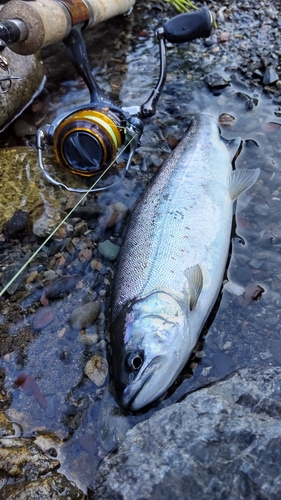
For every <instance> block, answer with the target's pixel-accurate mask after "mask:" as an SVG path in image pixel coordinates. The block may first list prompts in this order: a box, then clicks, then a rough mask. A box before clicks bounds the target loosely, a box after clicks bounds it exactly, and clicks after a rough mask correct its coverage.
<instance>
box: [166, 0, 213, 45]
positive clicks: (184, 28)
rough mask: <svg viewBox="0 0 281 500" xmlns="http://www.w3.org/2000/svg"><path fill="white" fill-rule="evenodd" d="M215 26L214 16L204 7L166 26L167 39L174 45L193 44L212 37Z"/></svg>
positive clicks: (175, 18)
mask: <svg viewBox="0 0 281 500" xmlns="http://www.w3.org/2000/svg"><path fill="white" fill-rule="evenodd" d="M214 24H215V18H214V15H213V14H212V13H211V12H210V11H209V9H207V7H202V9H198V10H196V11H195V12H188V13H186V14H179V15H178V16H175V17H173V18H172V19H170V20H169V21H167V23H166V24H165V25H164V31H165V39H166V40H167V41H168V42H172V43H183V42H191V41H192V40H195V39H196V38H207V37H209V36H210V34H211V32H212V29H213V26H214Z"/></svg>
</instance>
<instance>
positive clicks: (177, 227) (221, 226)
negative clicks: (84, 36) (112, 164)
mask: <svg viewBox="0 0 281 500" xmlns="http://www.w3.org/2000/svg"><path fill="white" fill-rule="evenodd" d="M241 144H242V141H241V139H240V138H237V139H234V140H233V141H226V140H224V139H223V138H222V137H221V134H220V130H219V127H218V124H217V122H216V120H215V119H214V118H213V117H212V116H211V115H209V114H207V113H202V114H198V115H195V116H193V119H192V122H191V125H190V127H189V129H188V130H187V132H186V133H185V134H184V136H183V138H182V140H181V141H180V143H179V144H178V146H177V147H176V148H175V149H174V150H173V152H172V153H171V154H170V156H169V157H168V158H167V160H166V161H165V162H164V163H163V165H162V167H161V168H160V170H159V172H158V174H157V175H156V176H155V178H154V179H153V181H152V182H151V184H150V185H149V186H148V188H147V190H146V191H145V193H144V195H143V196H142V198H141V199H140V201H139V202H138V204H137V205H136V207H135V208H134V209H133V210H132V212H131V214H130V217H129V220H128V223H127V226H126V228H125V235H124V241H123V244H122V246H121V251H120V253H119V257H118V260H117V264H116V270H115V276H114V283H113V290H112V300H111V324H110V343H111V371H112V379H113V387H114V393H115V397H116V400H117V402H118V403H119V405H120V406H121V407H122V408H124V409H125V410H129V411H133V412H134V411H138V410H140V409H142V408H144V407H146V406H147V405H148V404H150V403H152V402H153V401H155V400H157V399H158V398H160V397H161V396H163V395H164V394H165V393H166V391H167V390H168V388H170V386H171V385H172V384H173V382H174V381H175V380H176V378H177V377H178V375H179V374H180V372H181V371H182V369H183V368H184V366H185V365H186V363H187V362H188V359H189V357H190V355H191V352H192V350H193V349H194V346H195V344H196V342H197V340H198V337H199V336H200V333H201V331H202V328H203V326H204V323H205V322H206V320H207V318H208V316H209V314H210V312H211V310H212V308H213V306H214V303H215V301H216V299H217V297H218V295H219V292H220V290H221V286H222V282H223V277H224V273H225V269H226V264H227V258H228V255H229V246H230V240H231V228H232V221H233V203H234V201H235V200H236V199H237V198H238V197H239V196H240V195H241V194H242V193H244V192H245V191H246V190H247V189H249V188H250V187H251V186H252V185H253V184H254V183H255V182H256V180H257V179H258V177H259V173H260V169H258V168H256V169H236V170H235V169H234V167H233V160H234V159H235V158H236V156H237V155H238V154H239V152H240V151H241V147H242V146H241Z"/></svg>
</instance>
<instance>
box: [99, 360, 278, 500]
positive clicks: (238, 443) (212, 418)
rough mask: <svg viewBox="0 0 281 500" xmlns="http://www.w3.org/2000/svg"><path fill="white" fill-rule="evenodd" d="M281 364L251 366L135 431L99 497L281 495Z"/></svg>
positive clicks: (110, 464) (105, 472)
mask: <svg viewBox="0 0 281 500" xmlns="http://www.w3.org/2000/svg"><path fill="white" fill-rule="evenodd" d="M280 419H281V368H279V367H278V368H270V369H267V371H261V372H260V373H257V372H256V371H254V370H248V369H244V370H241V371H240V372H237V373H235V374H233V375H232V376H230V377H229V378H228V379H226V380H224V381H221V382H218V383H216V384H214V385H213V386H210V387H206V388H204V389H201V390H198V391H197V392H194V393H193V394H190V395H189V396H188V397H187V398H186V399H185V400H184V401H182V402H181V403H178V404H175V405H173V406H171V407H169V408H165V409H163V410H161V411H159V412H158V413H156V414H155V415H154V416H153V417H151V418H150V419H149V420H147V421H145V422H142V423H141V424H138V425H137V426H136V427H135V428H134V429H132V430H130V431H129V432H128V433H127V435H126V438H125V441H124V443H123V444H122V446H121V447H120V449H119V451H118V452H117V453H116V455H115V456H113V457H111V458H110V459H109V460H108V461H107V462H106V463H105V465H103V467H102V468H101V469H100V470H99V472H98V475H97V477H96V482H95V488H94V498H95V500H98V499H105V498H106V499H107V500H113V499H118V500H121V499H126V500H129V499H132V498H133V499H134V500H145V499H153V500H157V499H159V500H160V499H161V500H165V499H167V500H168V499H169V500H170V499H171V498H173V499H181V500H182V499H188V500H193V499H194V500H198V499H199V498H200V499H202V500H203V499H206V500H207V499H208V500H210V499H212V500H216V499H219V500H221V499H227V500H237V499H238V498H247V500H251V499H253V500H257V499H259V500H264V499H270V500H275V499H276V500H279V499H280V498H281V432H280V430H281V422H280Z"/></svg>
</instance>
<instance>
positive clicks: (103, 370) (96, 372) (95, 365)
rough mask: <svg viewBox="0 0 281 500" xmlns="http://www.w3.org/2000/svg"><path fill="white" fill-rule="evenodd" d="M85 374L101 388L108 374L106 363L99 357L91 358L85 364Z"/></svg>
mask: <svg viewBox="0 0 281 500" xmlns="http://www.w3.org/2000/svg"><path fill="white" fill-rule="evenodd" d="M84 371H85V374H86V375H87V377H89V379H90V380H92V382H94V383H95V384H96V385H97V386H99V387H100V386H102V385H103V384H104V382H105V380H106V377H107V374H108V362H107V360H106V359H105V358H102V357H101V356H93V357H92V358H91V359H89V361H88V362H87V363H86V366H85V370H84Z"/></svg>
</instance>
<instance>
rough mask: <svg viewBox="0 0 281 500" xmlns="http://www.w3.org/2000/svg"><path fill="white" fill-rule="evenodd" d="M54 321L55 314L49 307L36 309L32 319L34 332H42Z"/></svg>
mask: <svg viewBox="0 0 281 500" xmlns="http://www.w3.org/2000/svg"><path fill="white" fill-rule="evenodd" d="M54 319H55V313H54V311H53V309H52V308H51V307H48V306H45V307H41V308H40V309H38V311H37V312H36V314H35V315H34V318H33V323H32V324H33V328H34V330H43V328H46V326H48V325H49V324H50V323H52V322H53V321H54Z"/></svg>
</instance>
